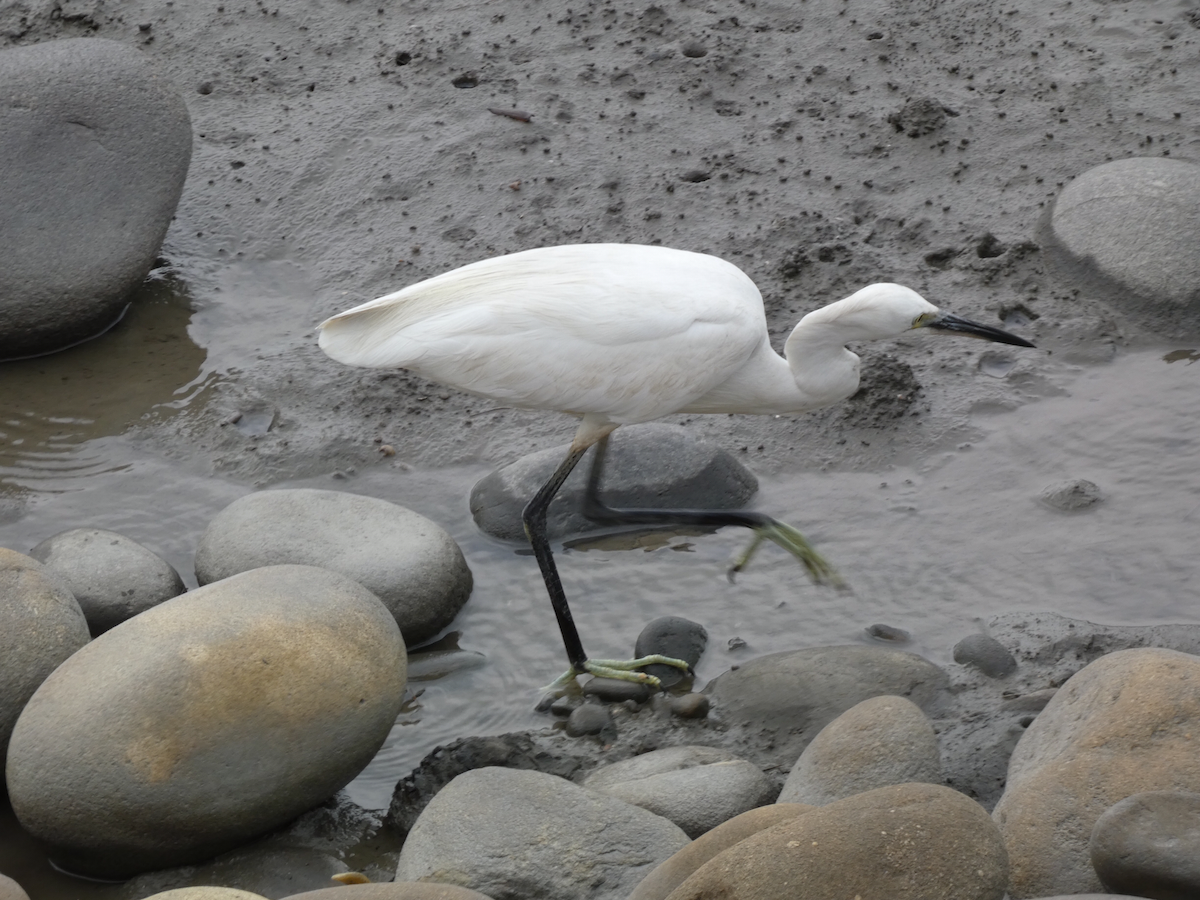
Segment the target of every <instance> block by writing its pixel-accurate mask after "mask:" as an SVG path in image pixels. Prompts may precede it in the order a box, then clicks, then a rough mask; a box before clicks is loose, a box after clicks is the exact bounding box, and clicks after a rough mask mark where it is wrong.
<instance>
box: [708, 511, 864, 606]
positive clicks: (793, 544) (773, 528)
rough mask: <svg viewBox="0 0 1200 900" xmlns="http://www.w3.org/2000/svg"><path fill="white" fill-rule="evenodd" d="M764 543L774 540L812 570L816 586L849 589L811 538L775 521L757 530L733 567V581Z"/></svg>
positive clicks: (810, 573)
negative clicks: (809, 539) (815, 547)
mask: <svg viewBox="0 0 1200 900" xmlns="http://www.w3.org/2000/svg"><path fill="white" fill-rule="evenodd" d="M764 540H768V541H772V542H774V543H776V544H778V545H779V546H780V547H782V548H783V549H784V550H786V551H787V552H788V553H790V554H792V556H794V557H796V559H798V560H800V562H802V563H803V564H804V568H805V569H807V570H808V575H809V577H810V578H812V580H813V583H814V584H827V585H829V586H830V587H835V588H838V589H839V590H846V589H848V587H849V586H848V585H847V584H846V582H845V581H844V580H843V579H842V576H841V575H839V574H838V571H837V569H835V568H834V567H833V566H831V565H830V564H829V563H828V562H826V561H825V558H824V557H823V556H821V554H820V553H818V552H817V551H816V549H814V547H813V545H812V544H810V543H809V542H808V539H807V538H806V537H805V536H804V535H802V534H801V533H800V532H799V531H797V530H796V529H795V528H793V527H792V526H791V525H788V524H786V523H784V522H776V521H772V522H771V524H769V525H762V526H759V527H758V528H755V529H754V540H752V541H751V542H750V546H748V547H747V548H746V549H745V551H744V552H743V553H742V554H741V555H740V556H738V557H737V558H736V559H734V561H733V562H732V563H731V564H730V566H729V571H728V575H729V580H730V581H733V576H734V575H736V574H737V573H738V572H740V571H742V570H743V569H744V568H746V564H747V563H749V562H750V557H752V556H753V555H754V551H755V550H757V549H758V545H759V544H761V543H762V542H763V541H764Z"/></svg>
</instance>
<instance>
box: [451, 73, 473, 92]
mask: <svg viewBox="0 0 1200 900" xmlns="http://www.w3.org/2000/svg"><path fill="white" fill-rule="evenodd" d="M450 83H451V84H452V85H454V86H455V87H456V88H473V87H478V86H479V76H478V75H476V74H475V73H474V72H463V73H462V74H461V75H459V76H458V77H457V78H455V79H454V80H453V81H451V82H450Z"/></svg>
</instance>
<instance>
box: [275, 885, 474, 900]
mask: <svg viewBox="0 0 1200 900" xmlns="http://www.w3.org/2000/svg"><path fill="white" fill-rule="evenodd" d="M300 898H304V900H491V898H490V897H488V896H487V895H486V894H481V893H479V891H473V890H471V889H470V888H465V887H459V886H458V885H455V884H438V883H437V882H434V881H390V882H387V883H386V884H350V885H346V886H345V887H335V888H323V889H321V890H319V891H308V892H306V893H303V894H292V895H290V896H288V897H285V898H283V900H300Z"/></svg>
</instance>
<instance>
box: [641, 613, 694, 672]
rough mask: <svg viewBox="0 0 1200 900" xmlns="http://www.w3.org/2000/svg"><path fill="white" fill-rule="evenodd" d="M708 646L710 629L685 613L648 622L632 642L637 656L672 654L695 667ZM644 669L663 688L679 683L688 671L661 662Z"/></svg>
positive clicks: (672, 656) (671, 655)
mask: <svg viewBox="0 0 1200 900" xmlns="http://www.w3.org/2000/svg"><path fill="white" fill-rule="evenodd" d="M707 646H708V632H707V631H706V630H705V628H704V626H703V625H701V624H700V623H699V622H693V621H692V620H691V619H685V618H683V617H682V616H660V617H659V618H657V619H655V620H654V621H652V622H649V623H647V625H646V627H645V628H643V629H642V631H641V633H640V634H639V635H638V636H637V641H635V642H634V645H633V655H634V656H635V657H637V658H638V659H640V658H641V657H643V656H652V655H654V654H659V655H661V656H669V657H671V658H672V659H682V660H683V661H684V662H686V663H687V664H688V665H690V666H691V667H692V668H693V669H694V668H695V667H696V664H697V663H699V662H700V657H701V656H703V655H704V649H705V648H706V647H707ZM643 671H644V672H645V673H646V674H647V675H653V676H654V677H655V678H657V679H658V680H659V681H660V682H662V686H663V687H671V686H672V685H676V684H678V683H679V682H681V681H682V680H683V679H684V678H686V677H687V673H686V672H684V671H683V670H682V669H677V668H675V666H668V665H664V664H662V663H655V664H654V665H651V666H646V668H645V669H644V670H643Z"/></svg>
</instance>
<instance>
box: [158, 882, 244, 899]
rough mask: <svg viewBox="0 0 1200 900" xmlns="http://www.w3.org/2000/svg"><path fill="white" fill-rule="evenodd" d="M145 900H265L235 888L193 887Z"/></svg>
mask: <svg viewBox="0 0 1200 900" xmlns="http://www.w3.org/2000/svg"><path fill="white" fill-rule="evenodd" d="M146 900H266V898H264V897H263V896H262V895H261V894H253V893H251V892H250V891H239V890H238V889H237V888H231V887H216V886H214V885H195V886H194V887H182V888H175V889H174V890H170V891H162V892H160V893H158V894H151V895H150V896H149V897H147V898H146Z"/></svg>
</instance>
